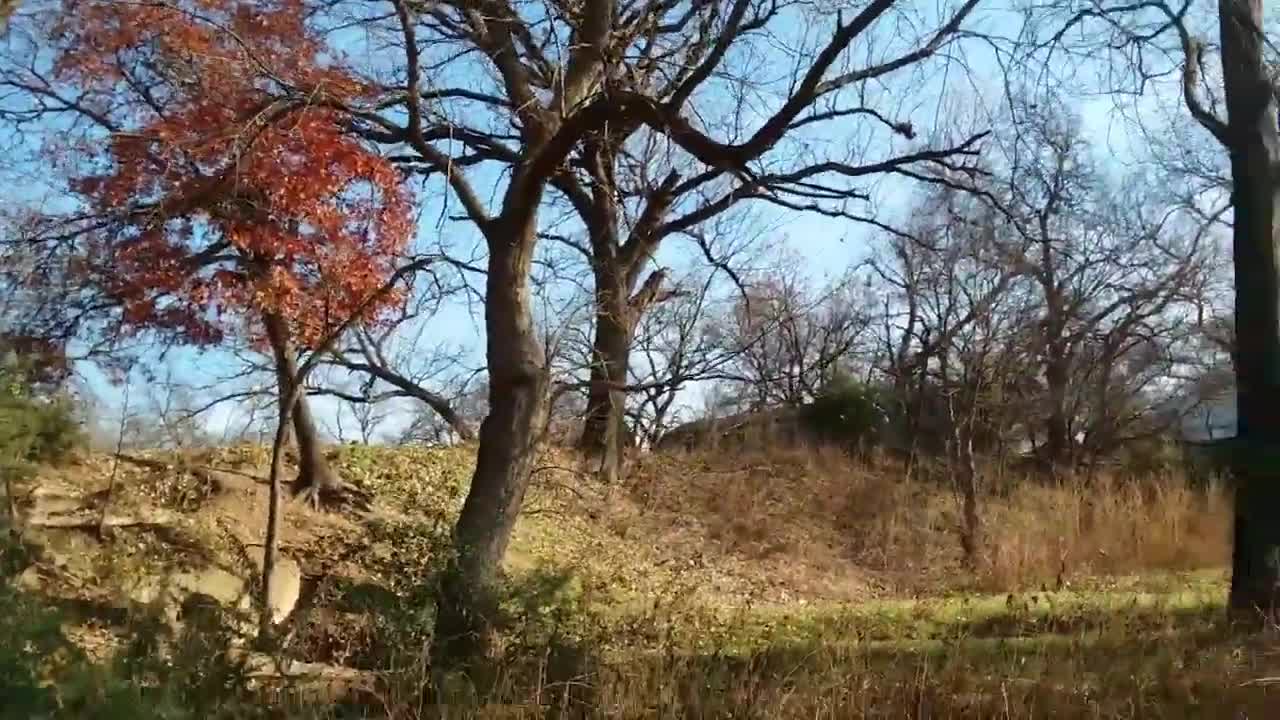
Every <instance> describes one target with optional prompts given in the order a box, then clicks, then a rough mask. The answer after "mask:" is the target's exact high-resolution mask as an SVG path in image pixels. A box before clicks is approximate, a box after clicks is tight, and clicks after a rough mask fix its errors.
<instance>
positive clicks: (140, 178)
mask: <svg viewBox="0 0 1280 720" xmlns="http://www.w3.org/2000/svg"><path fill="white" fill-rule="evenodd" d="M50 17H51V18H53V19H52V20H51V24H52V30H53V32H52V33H51V35H50V37H52V38H55V40H56V43H57V45H58V47H57V48H56V49H55V57H56V61H55V63H54V65H53V67H52V72H51V75H50V78H51V79H48V80H46V81H45V84H44V85H43V86H41V85H35V84H33V85H32V87H31V92H33V93H34V94H36V95H39V94H40V93H42V92H43V93H46V94H47V93H56V97H59V98H62V99H63V100H65V103H64V104H65V105H67V106H68V107H69V108H70V109H69V111H68V112H70V113H72V115H74V116H75V119H76V120H77V121H78V122H84V121H86V120H87V121H88V122H89V123H90V124H91V125H92V127H93V128H94V132H89V133H85V134H83V135H74V134H73V135H72V137H79V138H81V139H80V140H79V141H73V142H72V143H71V145H70V147H69V148H68V149H65V150H63V151H62V152H64V153H66V155H65V157H64V158H61V159H62V160H64V161H66V162H68V165H67V167H69V168H71V174H72V181H71V184H70V186H71V188H72V190H73V192H74V193H75V194H76V195H78V197H79V198H80V199H81V200H82V205H83V207H82V208H81V210H82V214H80V215H78V216H77V218H76V225H75V226H76V228H77V240H78V242H77V243H76V244H75V248H76V250H75V252H76V259H77V261H78V262H77V266H78V268H79V269H80V271H81V272H83V273H84V278H85V281H86V282H88V283H91V284H92V286H93V287H95V288H97V289H98V290H99V291H100V292H101V293H102V295H103V297H104V298H106V299H107V300H109V301H110V304H111V306H112V307H113V308H115V310H116V311H117V312H118V313H119V320H120V322H121V324H122V325H123V326H124V327H125V328H127V329H131V330H137V331H161V332H167V333H173V334H176V335H177V336H178V337H179V338H181V339H182V340H184V341H187V342H191V343H195V344H199V345H209V344H215V343H219V342H221V341H222V340H223V339H224V338H226V337H227V336H228V335H229V334H238V335H241V336H248V337H249V338H251V339H252V340H253V341H254V342H257V343H260V344H261V345H262V346H263V347H264V349H267V348H269V349H270V351H271V354H272V356H273V358H274V361H275V368H276V374H277V380H278V384H279V391H280V396H281V397H282V398H284V397H288V396H289V395H290V393H291V392H292V388H293V385H294V384H295V383H296V382H298V381H299V380H300V378H299V376H298V367H297V357H298V353H299V351H300V350H301V349H305V348H308V347H312V348H313V349H314V345H315V344H316V343H317V342H319V341H320V340H321V339H322V338H326V337H328V336H329V335H330V334H332V332H333V331H334V330H335V329H337V328H339V327H340V326H342V324H343V323H344V322H346V321H347V320H348V319H349V318H350V317H351V316H352V315H353V314H356V313H359V314H362V315H364V316H365V317H362V318H360V319H361V320H363V321H376V320H377V316H378V314H379V313H380V311H382V310H385V309H386V308H387V307H388V305H389V304H392V303H395V302H397V301H398V300H399V298H398V297H397V296H396V294H395V293H388V292H385V287H384V286H385V284H386V281H387V279H388V278H389V277H390V276H391V275H392V273H393V271H394V267H395V265H396V262H397V258H398V257H399V256H400V255H401V253H402V250H403V249H404V246H405V244H406V242H407V240H408V238H409V236H410V234H411V232H412V227H413V225H412V221H411V212H410V210H411V202H410V198H409V197H408V194H407V193H406V191H405V190H404V189H403V187H402V184H401V176H400V174H399V171H398V170H396V169H395V168H394V167H393V166H392V165H391V164H390V163H389V162H387V161H386V160H384V159H383V158H382V157H380V156H379V155H377V154H376V153H374V152H372V151H371V150H370V149H369V148H367V147H366V146H365V145H363V144H361V143H360V142H359V141H357V140H355V139H353V138H352V136H351V135H350V134H349V133H348V132H347V129H348V128H347V126H346V122H347V118H348V117H349V114H350V112H351V110H350V108H351V107H353V106H356V105H359V104H360V103H361V102H362V101H363V99H364V98H365V97H366V96H367V95H368V93H369V89H368V88H366V87H365V86H364V85H363V84H362V83H361V82H359V81H358V80H357V79H356V78H354V77H353V76H352V75H350V74H348V73H346V72H344V71H343V70H342V69H341V67H340V66H339V65H338V64H337V62H336V61H335V60H333V59H332V56H331V55H330V54H327V53H326V52H325V50H324V48H323V47H322V45H321V43H320V42H319V41H318V40H317V39H316V38H314V37H313V35H312V34H311V33H310V32H309V31H308V28H307V26H306V22H305V13H304V8H303V5H302V3H300V2H298V1H297V0H276V1H274V2H268V3H253V4H250V3H246V2H235V1H234V0H180V1H179V2H174V3H163V2H162V3H145V4H143V3H138V4H135V3H90V2H84V3H80V2H75V1H74V0H71V1H69V2H66V3H64V4H63V5H62V7H61V8H58V9H56V10H54V12H53V13H51V15H50ZM41 79H42V80H44V78H43V77H42V78H41ZM31 82H33V83H35V82H36V80H34V79H33V80H32V81H31ZM70 98H75V100H74V101H72V100H70ZM376 293H382V294H383V295H384V296H385V297H379V298H373V297H372V296H373V295H374V294H376ZM292 421H293V427H294V431H295V436H296V438H297V442H298V450H299V458H300V476H299V479H298V480H299V487H300V489H301V490H304V491H306V492H308V493H309V494H310V496H311V498H312V499H313V500H315V501H317V502H318V501H319V500H320V499H321V497H322V496H330V495H332V494H334V493H336V492H338V491H340V490H341V489H342V488H343V487H344V486H343V484H342V482H341V480H340V479H339V478H337V477H336V476H335V475H334V474H333V473H332V472H331V470H330V469H329V467H328V465H327V463H326V462H325V459H324V455H323V453H322V452H321V449H320V446H319V443H318V439H317V436H316V430H315V424H314V422H313V419H312V417H311V413H310V412H309V410H308V408H307V405H306V403H305V401H304V400H300V401H299V402H298V404H297V405H296V406H295V407H294V411H293V413H292Z"/></svg>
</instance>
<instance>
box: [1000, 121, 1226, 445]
mask: <svg viewBox="0 0 1280 720" xmlns="http://www.w3.org/2000/svg"><path fill="white" fill-rule="evenodd" d="M1058 107H1061V105H1060V104H1057V103H1050V104H1047V105H1045V104H1041V105H1036V106H1030V105H1024V104H1020V103H1015V111H1016V112H1017V113H1018V115H1017V117H1015V118H1014V127H1015V131H1014V133H1015V136H1014V137H1013V138H1011V139H1010V141H1009V142H1008V143H1007V144H1006V146H1005V157H1006V162H1007V164H1008V167H1009V169H1008V172H1007V181H1006V183H1005V187H1004V188H1003V192H1002V195H1003V196H1004V197H1005V198H1007V199H1006V200H1005V201H1004V205H1005V208H1006V214H1005V219H1006V220H1007V221H1008V223H1007V224H1008V227H1009V228H1010V230H1011V231H1012V232H1011V233H1010V234H1011V235H1012V237H1011V238H1010V240H1009V242H1010V245H1009V248H1010V257H1011V260H1012V262H1014V263H1015V264H1016V266H1017V268H1018V269H1019V271H1020V272H1022V273H1024V274H1025V275H1026V277H1027V278H1028V280H1029V282H1030V283H1031V289H1032V292H1034V294H1035V297H1036V302H1037V307H1038V313H1039V316H1040V317H1039V319H1038V321H1037V324H1036V326H1035V328H1034V330H1032V331H1031V332H1029V333H1027V335H1026V338H1027V340H1028V341H1029V342H1030V343H1031V346H1030V349H1031V350H1032V353H1033V354H1034V356H1035V357H1036V358H1037V364H1038V366H1039V369H1040V374H1041V375H1042V377H1043V383H1044V393H1045V395H1044V410H1043V413H1042V414H1041V415H1040V416H1039V421H1040V423H1041V426H1042V428H1043V445H1042V449H1043V453H1042V456H1043V458H1044V460H1045V461H1046V462H1047V463H1048V464H1049V465H1050V467H1053V468H1057V469H1063V468H1068V467H1072V466H1074V465H1075V464H1076V463H1077V462H1078V461H1080V460H1081V459H1082V457H1081V453H1082V452H1086V451H1088V452H1090V453H1093V454H1094V455H1095V456H1096V455H1105V454H1108V453H1110V452H1112V451H1114V450H1115V449H1116V448H1117V447H1119V446H1120V445H1121V444H1123V443H1124V442H1125V441H1126V440H1129V439H1132V438H1130V437H1129V433H1132V432H1134V431H1135V430H1136V428H1137V427H1138V425H1139V424H1140V423H1139V422H1135V421H1136V420H1142V421H1146V420H1149V419H1150V416H1151V415H1150V413H1149V412H1147V410H1148V409H1149V407H1142V406H1141V400H1140V398H1141V396H1142V395H1143V394H1144V393H1146V392H1147V391H1149V390H1151V389H1152V388H1153V386H1154V385H1155V384H1156V383H1157V382H1158V381H1160V380H1163V379H1167V378H1169V376H1170V372H1171V370H1172V365H1173V363H1174V358H1175V357H1176V356H1177V351H1178V349H1179V345H1180V343H1181V342H1182V341H1184V340H1185V339H1186V338H1187V337H1188V336H1189V334H1190V333H1191V332H1192V331H1193V330H1194V324H1193V323H1188V322H1186V320H1187V316H1188V314H1191V313H1192V312H1193V311H1194V308H1195V307H1196V306H1197V305H1198V303H1199V302H1200V299H1201V298H1202V297H1203V296H1204V292H1205V288H1206V283H1207V277H1208V275H1207V272H1206V270H1205V268H1206V265H1207V258H1208V255H1207V250H1208V243H1207V242H1204V241H1203V240H1204V235H1203V233H1201V232H1199V231H1198V230H1197V229H1196V228H1195V226H1194V225H1192V224H1189V223H1187V222H1184V221H1183V220H1182V216H1181V215H1180V214H1179V213H1177V212H1173V211H1171V210H1170V209H1169V208H1168V207H1167V206H1164V205H1162V204H1159V203H1152V202H1149V196H1146V195H1143V194H1139V193H1136V192H1133V191H1129V190H1126V189H1123V188H1121V187H1118V186H1115V185H1113V184H1112V183H1110V182H1108V181H1107V179H1106V178H1105V177H1103V175H1102V174H1101V173H1100V172H1099V171H1098V170H1097V169H1096V168H1095V163H1094V161H1093V159H1092V157H1091V154H1090V150H1091V149H1090V147H1089V145H1088V144H1087V143H1086V142H1085V140H1084V138H1083V137H1082V136H1081V134H1080V130H1079V127H1078V124H1077V123H1076V121H1075V120H1073V119H1072V118H1071V117H1069V116H1067V115H1065V114H1063V113H1062V112H1061V111H1060V110H1057V109H1056V108H1058ZM1147 207H1150V208H1153V209H1154V210H1155V212H1150V211H1144V208H1147ZM1153 215H1154V217H1152V216H1153ZM1135 403H1139V404H1140V405H1135Z"/></svg>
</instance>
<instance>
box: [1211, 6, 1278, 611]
mask: <svg viewBox="0 0 1280 720" xmlns="http://www.w3.org/2000/svg"><path fill="white" fill-rule="evenodd" d="M1219 21H1220V24H1221V43H1222V65H1223V77H1224V80H1225V91H1226V93H1225V94H1226V99H1227V115H1228V123H1227V131H1228V138H1229V149H1230V152H1231V179H1232V203H1233V205H1234V213H1235V219H1234V224H1233V230H1232V248H1233V253H1234V265H1235V281H1236V296H1235V301H1236V303H1235V320H1236V338H1237V341H1236V342H1237V345H1236V352H1235V365H1236V413H1237V427H1238V430H1237V439H1238V445H1239V447H1240V448H1241V449H1242V450H1243V452H1236V453H1235V454H1234V455H1233V457H1232V471H1233V473H1234V474H1235V478H1236V503H1235V538H1234V540H1235V545H1234V550H1233V553H1232V563H1231V570H1232V573H1231V597H1230V605H1231V608H1232V609H1233V610H1236V611H1244V612H1255V611H1258V610H1261V611H1263V612H1265V613H1267V614H1274V613H1273V611H1274V609H1275V604H1276V599H1277V596H1276V591H1277V585H1280V517H1277V516H1278V515H1280V463H1278V462H1277V461H1278V460H1280V452H1277V451H1278V450H1280V285H1278V282H1280V267H1277V254H1276V240H1277V237H1276V207H1277V202H1280V197H1278V196H1277V189H1278V183H1277V179H1278V178H1277V175H1278V174H1280V170H1278V167H1280V137H1278V134H1277V127H1276V122H1277V117H1276V104H1275V96H1274V94H1273V91H1272V88H1271V81H1270V78H1269V77H1268V73H1267V68H1266V65H1265V64H1264V62H1263V57H1262V47H1261V44H1260V37H1259V35H1260V32H1259V31H1258V30H1257V28H1261V27H1262V3H1261V0H1220V2H1219ZM1251 25H1252V26H1251Z"/></svg>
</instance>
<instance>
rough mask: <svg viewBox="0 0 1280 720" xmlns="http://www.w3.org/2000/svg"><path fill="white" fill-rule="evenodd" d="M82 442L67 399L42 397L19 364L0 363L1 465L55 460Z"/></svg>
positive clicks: (71, 404) (61, 457) (78, 423)
mask: <svg viewBox="0 0 1280 720" xmlns="http://www.w3.org/2000/svg"><path fill="white" fill-rule="evenodd" d="M83 443H84V433H83V432H82V431H81V428H80V421H79V419H78V418H77V415H76V408H75V405H74V403H72V401H71V400H70V399H69V398H67V397H65V396H63V395H53V396H48V397H42V396H40V395H38V394H36V393H34V392H33V390H32V386H31V384H30V383H29V382H28V381H27V375H26V373H25V372H24V371H23V370H22V368H21V366H19V365H16V364H14V363H8V364H3V365H0V464H3V466H5V467H7V468H10V469H12V468H16V467H22V466H24V465H26V464H27V463H40V462H56V461H58V460H61V459H63V458H65V457H66V456H67V455H68V454H69V453H70V452H71V451H72V450H74V449H75V448H77V447H80V446H81V445H83Z"/></svg>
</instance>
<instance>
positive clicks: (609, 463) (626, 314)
mask: <svg viewBox="0 0 1280 720" xmlns="http://www.w3.org/2000/svg"><path fill="white" fill-rule="evenodd" d="M596 282H597V290H596V327H595V336H594V339H593V340H592V347H591V356H592V357H591V379H590V384H589V387H588V391H587V413H586V417H585V419H584V422H583V427H582V439H581V441H580V442H579V448H580V449H581V450H583V451H585V452H586V453H587V454H588V455H590V456H592V457H596V458H599V461H600V471H601V473H600V474H601V476H602V477H603V478H604V479H605V480H606V481H608V482H616V481H617V480H618V479H619V475H620V471H621V467H622V437H623V435H624V433H623V429H624V423H625V422H626V402H627V394H626V392H625V390H624V389H623V388H624V387H625V385H626V383H627V370H628V366H629V363H630V357H631V341H632V337H633V332H634V329H635V322H634V315H635V313H634V311H633V310H632V308H631V307H630V302H629V301H628V299H627V293H626V289H621V288H610V287H608V286H606V287H604V288H600V287H599V285H600V284H601V279H597V281H596ZM606 282H607V280H606Z"/></svg>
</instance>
